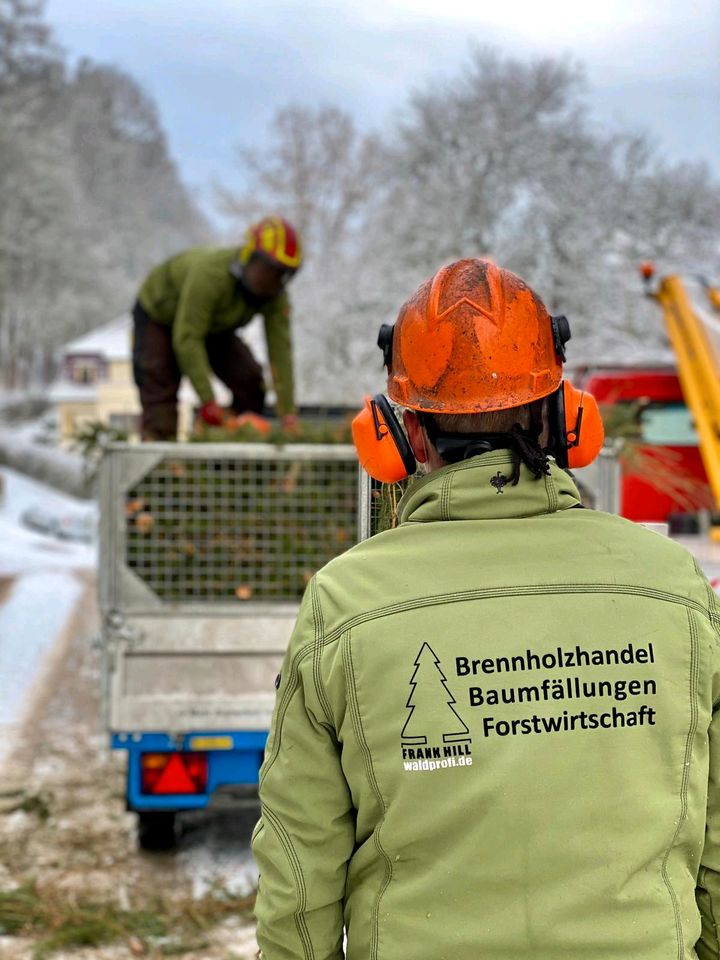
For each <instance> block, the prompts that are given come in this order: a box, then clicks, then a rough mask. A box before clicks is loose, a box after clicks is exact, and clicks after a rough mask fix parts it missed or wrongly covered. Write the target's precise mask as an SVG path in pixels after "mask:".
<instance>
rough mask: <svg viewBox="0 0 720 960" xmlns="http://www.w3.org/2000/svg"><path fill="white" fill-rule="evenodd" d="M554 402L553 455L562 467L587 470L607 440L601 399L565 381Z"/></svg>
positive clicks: (552, 409) (553, 399) (552, 410)
mask: <svg viewBox="0 0 720 960" xmlns="http://www.w3.org/2000/svg"><path fill="white" fill-rule="evenodd" d="M552 401H553V402H552V404H551V412H550V417H551V421H552V430H553V440H554V443H553V446H554V450H553V453H554V456H555V459H556V460H557V462H558V465H559V466H561V467H569V468H570V469H577V468H578V467H586V466H587V465H588V464H589V463H592V461H593V460H594V459H595V457H597V455H598V454H599V453H600V450H601V449H602V445H603V442H604V440H605V429H604V427H603V422H602V418H601V416H600V410H599V408H598V405H597V400H596V399H595V397H594V396H593V395H592V394H591V393H587V392H586V391H584V390H578V388H577V387H574V386H573V385H572V384H571V383H570V382H569V381H568V380H563V382H562V383H561V384H560V388H559V389H558V391H557V393H556V394H555V396H554V397H553V398H552Z"/></svg>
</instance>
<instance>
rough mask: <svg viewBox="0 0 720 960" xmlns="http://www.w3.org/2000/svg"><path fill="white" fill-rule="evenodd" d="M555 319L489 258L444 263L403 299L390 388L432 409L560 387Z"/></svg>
mask: <svg viewBox="0 0 720 960" xmlns="http://www.w3.org/2000/svg"><path fill="white" fill-rule="evenodd" d="M553 329H554V328H553V318H551V317H550V314H549V313H548V311H547V310H546V309H545V306H544V304H543V303H542V301H541V300H540V299H539V297H538V296H537V295H536V294H535V293H534V292H533V291H532V290H531V289H530V287H529V286H528V285H527V284H526V283H525V282H524V281H523V280H521V279H520V277H518V276H516V275H515V274H514V273H511V272H510V271H509V270H504V269H502V268H501V267H498V266H496V265H495V264H494V263H493V262H492V261H490V260H480V259H472V260H458V261H456V262H455V263H451V264H450V265H449V266H446V267H442V268H441V269H440V270H439V271H438V272H437V273H436V274H435V276H434V277H432V278H431V279H430V280H427V281H426V282H425V283H423V284H422V285H421V286H420V287H419V288H418V289H417V290H416V292H415V293H414V294H413V296H412V297H410V299H409V300H407V301H406V302H405V304H403V306H402V307H401V309H400V314H399V316H398V319H397V323H396V324H395V328H394V330H393V334H392V346H391V349H390V351H389V352H390V354H391V356H392V360H391V364H390V366H389V371H388V383H387V392H388V394H389V396H390V397H391V398H392V399H393V400H394V401H395V402H396V403H398V404H400V405H401V406H403V407H410V408H412V409H415V410H424V411H427V412H428V413H480V412H483V411H489V410H503V409H507V408H509V407H519V406H520V405H521V404H525V403H529V402H530V401H532V400H539V399H540V398H541V397H546V396H548V395H549V394H551V393H552V392H553V391H554V390H557V388H558V386H559V385H560V380H561V377H562V362H561V356H560V355H559V354H558V348H557V346H556V339H555V336H554V333H553Z"/></svg>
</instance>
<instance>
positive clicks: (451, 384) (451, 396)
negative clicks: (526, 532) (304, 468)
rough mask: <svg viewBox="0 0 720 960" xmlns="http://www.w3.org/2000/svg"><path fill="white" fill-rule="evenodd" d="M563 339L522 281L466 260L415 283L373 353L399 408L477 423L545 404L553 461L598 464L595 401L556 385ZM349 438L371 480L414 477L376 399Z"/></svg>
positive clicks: (600, 435)
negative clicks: (472, 418)
mask: <svg viewBox="0 0 720 960" xmlns="http://www.w3.org/2000/svg"><path fill="white" fill-rule="evenodd" d="M569 339H570V325H569V323H568V321H567V319H566V318H565V317H562V316H559V317H551V316H550V314H549V313H548V311H547V310H546V308H545V305H544V304H543V303H542V301H541V300H540V299H539V298H538V297H537V295H536V294H535V293H534V292H533V291H532V290H531V289H530V287H528V285H527V284H526V283H525V282H524V281H523V280H521V279H520V277H518V276H516V275H515V274H514V273H511V272H510V271H509V270H504V269H502V268H501V267H498V266H496V265H495V264H494V263H492V262H491V261H489V260H480V259H473V260H458V261H457V262H456V263H452V264H450V265H449V266H447V267H442V268H441V269H440V270H439V271H438V272H437V273H436V274H435V276H434V277H433V278H432V279H430V280H427V281H426V282H425V283H423V284H422V285H421V286H420V287H419V288H418V290H417V291H416V292H415V294H414V295H413V296H412V297H411V298H410V299H409V300H407V301H406V303H405V304H403V306H402V307H401V309H400V313H399V316H398V319H397V323H396V324H395V326H394V327H391V326H389V325H388V324H384V325H383V326H382V327H381V329H380V335H379V337H378V346H379V347H380V348H381V349H382V351H383V359H384V362H385V365H386V366H387V369H388V387H387V392H388V395H389V396H390V398H391V399H392V400H394V401H395V402H396V403H398V404H399V405H400V406H403V407H409V408H411V409H413V410H418V411H420V412H424V413H431V414H432V413H440V414H443V413H444V414H457V413H482V412H489V411H492V410H507V409H511V408H513V407H519V406H522V405H524V404H527V403H531V402H533V401H535V400H541V399H543V398H544V397H547V398H548V404H549V406H548V419H549V425H550V431H551V452H552V453H553V454H554V456H555V457H556V459H557V462H558V463H559V465H560V466H562V467H572V468H577V467H583V466H586V465H587V464H588V463H591V462H592V460H594V459H595V457H596V456H597V455H598V453H599V452H600V448H601V447H602V444H603V440H604V430H603V425H602V420H601V418H600V412H599V410H598V406H597V402H596V401H595V398H594V397H593V396H592V395H591V394H589V393H586V392H584V391H582V390H578V389H577V388H576V387H574V386H573V385H572V384H571V383H569V382H568V381H567V380H563V379H562V364H563V362H564V360H565V344H566V343H567V341H568V340H569ZM352 430H353V440H354V441H355V446H356V448H357V451H358V455H359V458H360V462H361V464H362V466H363V467H364V469H365V470H366V471H367V472H368V473H369V474H370V476H372V477H374V478H375V479H376V480H380V481H382V482H385V483H394V482H397V481H398V480H401V479H403V478H404V477H406V476H408V475H409V474H410V473H412V472H413V469H414V464H415V460H414V457H413V454H412V450H411V448H410V444H409V443H408V440H407V438H406V437H405V434H404V433H403V431H402V428H401V427H400V424H399V423H398V422H397V420H396V418H395V415H394V413H393V411H392V407H391V406H390V403H389V401H388V400H387V398H386V397H384V396H383V395H382V394H378V395H377V396H375V397H372V398H371V397H367V398H366V399H365V407H364V409H363V410H362V411H361V412H360V413H359V414H358V415H357V416H356V417H355V420H354V421H353V425H352ZM468 436H469V435H468Z"/></svg>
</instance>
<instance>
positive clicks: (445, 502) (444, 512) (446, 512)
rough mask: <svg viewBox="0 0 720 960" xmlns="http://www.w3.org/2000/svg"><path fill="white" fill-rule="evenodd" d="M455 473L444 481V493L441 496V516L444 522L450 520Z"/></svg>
mask: <svg viewBox="0 0 720 960" xmlns="http://www.w3.org/2000/svg"><path fill="white" fill-rule="evenodd" d="M454 476H455V474H454V473H449V474H448V475H447V476H446V477H445V478H444V479H443V484H442V491H441V494H440V516H441V518H442V519H443V520H450V519H451V515H450V488H451V486H452V481H453V477H454Z"/></svg>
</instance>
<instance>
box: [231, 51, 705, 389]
mask: <svg viewBox="0 0 720 960" xmlns="http://www.w3.org/2000/svg"><path fill="white" fill-rule="evenodd" d="M584 93H585V81H584V79H583V74H582V70H581V69H580V68H579V67H578V66H577V65H576V64H574V63H573V62H571V61H568V60H565V59H551V58H542V59H537V60H520V59H517V58H513V57H505V56H503V55H501V54H500V53H498V52H497V51H494V50H489V49H485V48H477V49H475V50H473V51H472V52H471V54H470V56H469V58H468V60H467V62H466V63H465V64H464V65H462V66H461V67H459V69H458V71H457V73H456V75H455V76H453V77H451V78H450V79H449V80H447V81H446V82H444V83H437V82H433V83H432V84H429V83H428V84H427V85H426V86H425V87H423V88H421V89H419V90H416V91H415V92H414V93H413V94H412V95H411V96H410V97H409V99H408V102H407V104H406V106H405V108H404V109H403V110H402V111H401V113H400V117H401V119H400V120H399V121H398V122H397V123H396V125H395V127H394V128H393V129H390V130H389V131H388V132H386V133H385V134H384V135H383V136H382V137H380V136H374V137H369V136H365V137H360V136H359V135H358V134H357V133H356V131H355V129H354V127H353V125H352V121H351V120H350V118H349V117H348V116H346V115H344V114H342V113H341V112H340V111H337V110H334V111H333V110H331V109H329V108H323V110H322V111H314V110H311V109H310V108H303V107H299V106H294V107H292V108H288V109H287V110H284V111H281V112H280V113H279V114H278V116H277V118H276V122H275V124H274V126H273V130H272V133H271V137H270V140H269V143H268V144H266V145H265V146H264V148H263V149H262V150H257V149H251V150H244V151H243V152H242V157H243V161H244V163H245V167H246V169H248V170H250V171H251V176H250V181H249V188H248V190H247V192H246V194H244V195H243V196H242V197H240V198H236V199H235V206H234V210H235V212H236V213H238V214H241V218H242V217H245V218H247V217H248V216H250V215H251V213H255V212H265V211H268V210H272V209H277V210H279V211H281V212H284V213H286V214H287V215H288V216H290V217H295V218H296V220H297V221H298V224H299V225H300V226H302V227H304V228H305V230H306V232H307V235H308V240H309V243H308V248H309V255H308V269H307V271H306V272H305V274H304V276H303V275H302V274H301V277H300V278H299V279H298V281H297V282H296V284H294V285H293V288H292V289H293V295H294V296H295V298H296V300H297V330H298V333H299V337H298V340H299V344H298V353H299V366H300V370H301V378H300V395H301V397H302V398H303V399H321V398H323V397H324V398H326V399H333V400H336V401H339V400H342V399H346V400H347V401H349V402H355V401H357V399H358V398H359V396H360V394H361V393H362V392H365V391H368V390H370V389H374V388H375V387H378V386H379V385H380V384H381V382H382V376H381V374H380V366H379V353H378V352H377V350H376V348H375V335H376V331H377V328H378V326H379V324H380V323H381V322H384V321H388V320H390V321H392V320H393V319H394V317H395V316H396V314H397V311H398V308H399V306H400V305H401V303H402V302H403V301H404V299H405V298H406V297H407V296H408V295H409V294H410V293H411V292H412V291H413V290H414V288H415V287H416V286H417V285H418V284H419V283H420V282H421V281H422V280H423V279H424V278H426V277H427V276H429V275H431V274H432V273H434V272H435V270H437V268H438V267H439V266H440V265H441V264H442V263H446V262H449V261H450V260H453V259H457V258H459V257H467V256H490V257H492V258H493V259H494V260H495V261H496V262H498V263H500V264H502V265H503V266H507V267H509V268H510V269H513V270H515V271H516V272H518V273H520V274H521V275H522V276H524V277H525V278H526V279H527V280H528V281H529V282H530V283H532V284H533V286H534V287H535V288H536V289H537V291H538V293H540V295H541V296H542V297H543V298H544V299H545V301H546V303H547V305H548V307H549V308H550V309H551V310H552V311H553V312H562V313H565V314H567V315H568V317H569V318H570V320H571V325H572V329H573V342H572V344H571V347H570V354H569V356H570V359H571V361H575V362H577V361H582V360H591V361H597V360H598V359H603V358H608V359H611V358H612V359H613V360H617V359H619V358H622V357H624V358H626V359H640V358H642V357H643V356H645V357H647V356H648V355H649V354H652V353H654V352H656V351H657V349H658V347H660V346H661V345H662V344H663V342H664V332H663V326H662V322H661V320H660V316H659V311H658V310H657V308H656V306H655V305H653V304H650V303H648V302H647V300H646V298H644V297H643V295H642V289H641V285H640V282H639V279H638V276H637V264H638V262H639V261H640V260H644V259H647V258H655V259H657V260H658V262H659V264H660V265H661V266H662V268H663V269H668V270H680V271H683V270H684V271H690V272H695V273H698V272H703V273H706V274H710V275H717V260H718V253H719V252H720V228H719V227H718V223H719V222H720V218H719V217H718V213H719V212H720V184H718V182H717V180H715V179H714V178H713V177H712V176H711V175H710V173H709V172H708V170H707V169H706V168H704V167H702V166H699V165H692V164H674V165H673V164H669V163H667V162H663V161H662V160H661V159H660V158H659V157H658V154H657V151H656V149H654V148H653V146H652V144H651V143H650V141H649V140H648V138H647V137H646V136H645V135H643V134H642V133H637V132H634V131H630V132H626V133H619V134H618V133H616V134H612V135H610V134H608V133H607V132H605V131H604V130H602V129H601V128H600V127H599V126H598V124H597V123H596V122H595V121H594V120H593V118H592V116H591V115H590V114H589V112H588V110H587V108H586V106H585V103H584ZM329 131H332V132H334V133H335V134H337V136H330V135H329ZM346 198H347V199H348V202H347V203H345V202H344V201H345V199H346ZM261 208H262V209H261ZM337 211H342V212H343V215H342V216H341V217H340V219H339V220H338V219H337V218H336V217H335V214H336V212H337ZM333 239H335V240H336V241H337V242H336V244H335V246H334V247H333Z"/></svg>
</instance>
